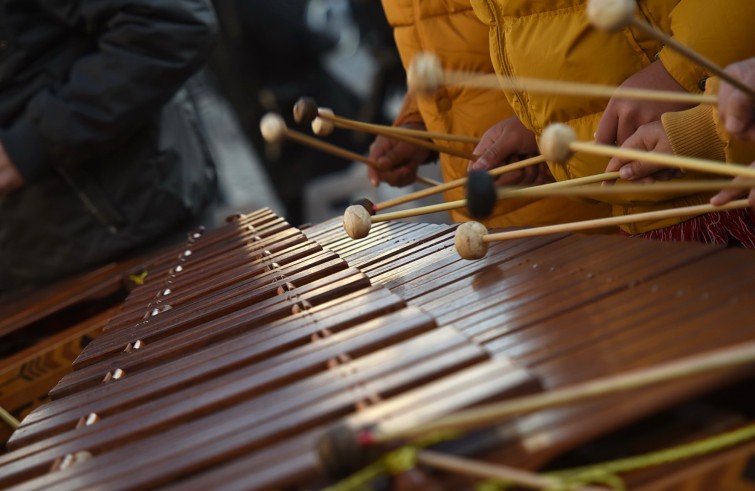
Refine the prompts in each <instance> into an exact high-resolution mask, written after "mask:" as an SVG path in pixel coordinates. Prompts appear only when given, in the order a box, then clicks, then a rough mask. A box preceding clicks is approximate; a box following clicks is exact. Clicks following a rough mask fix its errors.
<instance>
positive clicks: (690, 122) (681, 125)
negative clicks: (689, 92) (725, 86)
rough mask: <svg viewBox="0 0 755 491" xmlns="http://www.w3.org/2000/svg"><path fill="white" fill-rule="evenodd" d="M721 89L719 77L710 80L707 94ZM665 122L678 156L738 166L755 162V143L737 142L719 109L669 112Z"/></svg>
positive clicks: (697, 108)
mask: <svg viewBox="0 0 755 491" xmlns="http://www.w3.org/2000/svg"><path fill="white" fill-rule="evenodd" d="M719 86H720V80H719V79H718V78H715V77H713V78H710V79H708V83H707V84H706V88H705V92H706V93H707V94H715V93H718V87H719ZM661 122H662V123H663V129H664V130H665V131H666V136H668V139H669V142H670V143H671V148H672V149H673V151H674V154H675V155H684V156H686V157H697V158H701V159H709V160H718V161H725V162H733V163H738V164H747V163H749V162H752V161H753V160H755V142H746V141H741V140H737V139H736V138H733V137H732V136H731V135H730V134H729V133H727V132H726V129H725V128H724V126H723V123H722V122H721V119H720V118H719V117H718V110H717V109H716V107H715V106H712V105H700V106H697V107H694V108H692V109H688V110H686V111H679V112H674V113H666V114H664V115H663V116H661Z"/></svg>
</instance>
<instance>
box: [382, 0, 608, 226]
mask: <svg viewBox="0 0 755 491" xmlns="http://www.w3.org/2000/svg"><path fill="white" fill-rule="evenodd" d="M383 8H384V9H385V13H386V16H387V18H388V21H389V22H390V24H391V25H392V26H393V28H394V34H395V39H396V45H397V46H398V49H399V53H400V55H401V59H402V61H403V64H404V67H408V65H409V64H410V63H411V61H412V59H413V58H414V56H415V55H416V54H417V53H418V52H420V51H431V52H433V53H436V54H437V55H438V57H439V58H440V59H441V63H442V64H443V65H444V67H445V68H448V69H454V70H465V71H472V72H477V73H492V72H493V66H492V64H491V61H490V53H489V52H488V28H487V26H486V25H484V24H482V23H481V22H480V21H479V20H478V19H477V17H476V16H475V13H474V11H473V10H472V7H471V5H470V4H469V0H432V1H427V0H383ZM513 114H514V113H513V112H512V110H511V108H510V106H509V104H508V103H507V102H506V99H505V98H504V97H502V95H501V93H500V92H499V91H491V90H487V91H485V90H480V89H471V88H463V87H458V86H454V87H445V88H443V89H441V90H440V91H438V92H437V93H435V94H433V95H422V96H418V97H416V98H415V97H413V96H412V95H409V96H407V98H406V100H405V101H404V106H403V108H402V110H401V114H400V115H399V116H398V118H397V119H396V121H395V123H394V124H396V125H399V124H404V123H408V122H417V121H423V122H424V124H425V126H426V127H427V129H428V130H430V131H437V132H443V133H453V134H456V135H467V136H476V137H479V136H481V135H482V133H484V132H485V130H487V129H488V128H489V127H491V126H493V125H494V124H495V123H497V122H499V121H501V120H503V119H505V118H508V117H510V116H512V115H513ZM438 143H441V144H444V145H449V146H454V147H456V148H458V149H463V150H464V151H467V152H472V150H474V145H470V144H464V143H448V142H445V141H438ZM467 164H468V161H466V160H465V159H463V158H460V157H453V156H450V155H441V167H442V171H443V179H444V180H445V181H451V180H455V179H459V178H461V177H465V176H466V174H467ZM444 197H445V199H446V201H454V200H459V199H463V198H464V189H463V188H456V189H453V190H449V191H447V192H446V193H445V196H444ZM609 213H610V210H609V209H608V207H607V206H605V205H603V204H594V203H592V204H588V203H582V202H577V201H572V200H567V199H564V198H549V199H539V200H526V201H525V200H507V201H505V202H501V203H499V204H498V205H497V207H496V209H495V211H494V215H493V217H491V218H490V219H488V220H486V221H485V225H487V226H488V227H508V226H536V225H545V224H551V223H562V222H566V221H573V220H582V219H588V218H595V217H603V216H608V214H609ZM451 217H452V219H453V220H454V221H457V222H458V221H468V220H470V217H469V216H468V215H467V213H466V210H465V209H462V210H455V211H452V212H451Z"/></svg>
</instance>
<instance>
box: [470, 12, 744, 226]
mask: <svg viewBox="0 0 755 491" xmlns="http://www.w3.org/2000/svg"><path fill="white" fill-rule="evenodd" d="M471 3H472V6H473V8H474V11H475V13H476V14H477V16H478V17H479V18H480V20H482V21H483V22H484V23H485V24H487V25H488V26H489V27H490V31H489V41H490V54H491V58H492V61H493V65H494V66H495V70H496V72H498V73H500V74H505V75H508V76H529V77H538V78H545V79H550V80H569V81H579V82H589V83H599V84H608V85H614V86H617V85H619V84H621V83H622V82H623V81H624V80H626V79H627V78H628V77H629V76H630V75H632V74H634V73H636V72H637V71H638V70H640V69H642V68H643V67H645V66H647V65H648V64H649V63H651V62H652V61H653V60H654V59H656V57H658V59H660V60H661V62H662V63H663V65H664V67H665V68H666V70H667V71H668V72H669V73H670V74H671V76H673V77H674V79H675V80H676V81H677V82H679V83H680V84H681V85H682V86H683V87H685V88H686V89H687V90H688V91H690V92H700V91H701V89H700V86H701V85H702V84H701V83H700V82H701V81H702V80H704V78H705V77H707V75H708V74H707V73H706V72H705V70H703V69H702V68H700V67H698V66H696V65H694V64H693V63H692V62H690V61H688V60H687V59H686V58H684V57H682V56H681V55H679V54H677V53H676V52H674V51H673V50H671V49H669V48H664V47H663V46H662V45H660V44H659V43H658V42H657V41H655V40H654V39H652V38H650V37H648V35H647V34H645V33H643V32H641V31H638V30H635V29H633V28H625V29H623V30H622V31H620V32H616V33H607V32H601V31H599V30H597V29H595V28H593V27H592V26H591V25H590V23H589V20H588V19H587V16H586V14H585V6H586V0H551V1H548V2H543V1H537V2H535V1H532V0H471ZM638 4H639V10H638V15H641V16H642V17H644V18H645V20H647V21H648V22H650V23H651V24H653V25H654V26H656V27H657V28H658V29H660V30H662V31H663V32H666V33H670V34H672V35H673V36H674V37H675V38H676V39H678V40H679V41H680V42H681V43H683V44H685V45H687V46H689V47H691V48H692V49H694V50H695V51H697V52H699V53H701V54H703V55H704V56H706V57H708V58H709V59H711V60H713V61H714V62H716V63H718V64H719V65H721V66H725V65H727V64H729V63H732V62H734V61H738V60H741V59H745V58H749V57H751V56H753V55H754V54H755V42H753V41H754V37H753V34H752V19H754V18H755V1H753V0H716V1H711V0H640V1H639V2H638ZM505 93H506V97H507V99H508V101H509V103H510V104H511V105H512V107H513V109H514V111H515V113H516V114H517V116H518V117H519V118H520V119H521V120H522V122H523V123H524V124H525V125H526V126H527V127H528V128H530V129H531V130H532V131H534V132H535V133H536V134H538V135H539V134H540V133H541V132H542V130H543V129H544V128H545V127H546V126H548V125H549V124H551V123H554V122H564V123H567V124H569V125H570V126H571V127H572V128H574V130H575V131H576V133H577V136H578V138H579V139H581V140H591V139H592V138H593V134H594V132H595V129H596V128H597V124H598V121H599V120H600V116H601V115H602V111H603V110H604V109H605V105H606V103H607V101H606V100H605V99H599V98H595V99H589V98H584V97H583V98H576V97H564V96H545V95H540V94H529V93H527V92H526V91H516V92H512V91H506V92H505ZM607 163H608V159H606V158H603V157H594V156H588V155H585V154H576V155H575V156H574V157H573V158H572V159H571V160H570V161H569V162H568V163H567V165H565V166H563V165H553V164H551V165H550V168H551V172H552V173H553V175H554V177H555V178H556V179H557V180H559V181H561V180H565V179H571V178H575V177H581V176H585V175H592V174H597V173H600V172H603V171H605V168H606V165H607ZM699 177H700V176H699V175H693V174H692V173H690V174H689V175H688V178H699ZM606 201H607V202H610V203H611V204H612V208H613V214H614V215H626V214H630V213H638V212H643V211H651V210H654V209H661V208H670V207H678V206H686V205H693V204H700V203H703V202H706V201H707V198H706V197H703V196H699V195H698V196H682V197H679V196H671V195H668V196H654V197H650V196H647V195H646V196H642V195H639V194H638V195H637V196H622V197H621V198H617V199H613V200H606ZM684 219H685V218H676V219H667V220H658V221H655V222H646V223H641V224H636V225H629V226H625V227H623V228H624V229H625V230H626V231H627V232H629V233H633V234H634V233H641V232H646V231H648V230H653V229H657V228H661V227H666V226H669V225H674V224H676V223H679V222H681V221H683V220H684Z"/></svg>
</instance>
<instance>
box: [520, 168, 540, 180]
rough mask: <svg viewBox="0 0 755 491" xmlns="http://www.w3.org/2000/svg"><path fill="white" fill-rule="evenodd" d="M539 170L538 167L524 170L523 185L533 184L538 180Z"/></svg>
mask: <svg viewBox="0 0 755 491" xmlns="http://www.w3.org/2000/svg"><path fill="white" fill-rule="evenodd" d="M537 174H538V169H537V166H534V165H532V166H529V167H525V168H524V169H522V180H521V182H522V184H532V183H534V182H535V180H536V179H537Z"/></svg>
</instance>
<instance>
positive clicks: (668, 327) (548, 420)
mask: <svg viewBox="0 0 755 491" xmlns="http://www.w3.org/2000/svg"><path fill="white" fill-rule="evenodd" d="M453 233H454V227H449V226H441V225H425V224H416V223H401V222H392V223H379V224H376V225H375V226H374V227H373V229H372V231H371V234H370V236H369V238H367V239H364V240H360V241H353V240H351V239H349V238H348V237H346V235H345V234H344V232H343V230H342V228H341V223H340V220H332V221H328V222H325V223H323V224H320V225H317V226H314V227H311V228H308V229H306V230H303V231H302V230H298V229H296V228H294V227H291V226H290V225H288V224H287V223H285V222H284V221H283V220H282V219H281V218H279V217H277V216H275V215H274V214H273V213H272V212H271V211H269V210H260V211H258V212H255V213H252V214H249V215H244V216H237V217H234V219H233V220H232V221H231V223H229V224H228V225H226V226H225V227H223V228H221V229H218V230H216V231H212V232H204V233H201V232H197V233H196V234H193V235H191V236H190V238H189V241H188V242H187V243H186V244H184V245H183V246H182V247H180V248H176V249H174V250H171V251H170V252H168V253H164V254H161V255H159V256H158V257H155V258H154V259H153V260H152V261H151V263H150V267H149V271H148V275H147V277H146V281H145V283H144V285H142V286H140V287H138V288H137V289H135V290H134V291H133V292H132V294H131V295H130V296H129V298H128V299H127V300H126V301H125V303H124V304H123V306H122V307H121V309H120V311H119V312H118V313H117V314H116V315H115V316H114V317H113V318H112V319H111V321H110V322H109V324H108V325H107V327H106V328H105V332H104V334H103V335H102V336H100V337H98V338H97V339H95V340H94V341H93V342H91V343H90V344H89V346H87V348H86V349H85V350H84V351H83V352H82V354H81V355H80V356H79V358H78V359H77V360H76V362H75V363H74V371H73V372H72V373H70V374H69V375H67V376H66V377H64V378H63V379H62V380H61V381H60V383H59V384H58V385H57V386H56V387H55V388H54V389H53V390H52V392H51V394H50V395H51V397H52V399H53V401H52V402H51V403H49V404H47V405H45V406H42V407H40V408H38V409H37V410H35V411H34V412H32V413H31V414H30V415H29V416H28V417H27V418H26V419H25V420H24V421H23V422H22V425H21V427H20V428H19V429H18V430H17V431H16V432H15V433H14V435H13V436H12V438H11V440H10V442H9V448H10V449H11V450H12V451H11V452H10V453H8V454H6V455H3V456H0V486H2V487H11V488H16V487H17V488H18V489H94V488H98V489H155V488H167V489H182V490H183V489H221V488H222V489H285V488H297V487H303V488H317V487H319V486H322V485H324V484H326V483H327V482H328V481H327V478H326V477H325V476H324V475H323V472H322V469H321V465H320V462H319V461H318V459H317V453H316V450H315V447H316V445H315V442H316V441H317V440H318V438H319V436H320V435H321V434H322V433H323V431H325V430H326V429H327V428H328V427H330V426H331V425H333V424H335V423H339V422H347V423H349V424H350V425H355V426H359V425H367V424H371V423H374V422H380V423H381V424H385V423H390V422H391V421H395V422H400V423H401V424H411V423H412V422H416V423H420V422H423V421H428V420H431V419H433V418H435V417H438V416H440V415H444V414H448V413H451V412H453V411H456V410H458V409H461V408H465V407H469V406H473V405H476V404H480V403H483V402H486V401H492V400H498V399H503V398H508V397H513V396H516V395H521V394H525V393H530V392H533V391H539V390H548V389H552V388H558V387H563V386H568V385H570V384H574V383H577V382H580V381H584V380H590V379H593V378H596V377H597V376H601V375H606V374H611V373H620V372H623V371H626V370H629V369H632V368H637V367H642V366H649V365H653V364H656V363H659V362H663V361H668V360H673V359H676V358H680V357H683V356H686V355H690V354H695V353H701V352H705V351H707V350H709V349H712V348H716V347H722V346H729V345H734V344H737V343H739V342H743V341H746V340H751V339H753V338H754V337H755V327H753V324H752V321H751V318H750V317H751V314H752V305H753V300H755V298H753V297H755V288H753V284H754V283H755V280H753V278H755V275H753V273H755V271H753V269H755V265H753V262H752V261H751V253H750V252H748V251H744V250H732V249H723V248H718V247H708V246H701V245H698V244H662V243H656V242H649V241H644V240H632V239H625V238H620V237H606V236H576V235H555V236H547V237H538V238H532V239H526V240H516V241H510V242H501V243H497V244H495V245H494V246H492V247H491V249H490V251H489V253H488V255H487V257H485V258H484V259H482V260H480V261H475V262H470V261H465V260H462V259H460V258H459V257H458V255H457V254H456V252H455V250H454V247H453ZM724 326H725V327H724ZM747 374H748V371H747V369H746V368H741V369H736V370H734V369H730V370H727V371H723V372H719V373H716V374H714V375H708V376H705V377H695V378H692V379H688V380H684V381H682V382H676V383H674V384H672V385H669V384H666V385H663V386H660V387H654V388H649V389H643V390H640V391H634V392H632V393H631V394H619V395H614V396H610V397H604V398H601V399H599V400H597V401H592V402H589V403H581V404H575V405H572V406H568V407H564V408H559V409H552V410H548V411H544V412H541V413H537V414H533V415H531V416H527V417H523V418H518V419H516V420H514V421H511V422H508V423H506V425H505V426H504V427H505V428H506V430H505V431H502V430H501V431H500V433H501V435H504V436H502V437H501V438H500V439H498V440H496V441H495V445H493V446H492V447H491V446H490V445H488V446H487V447H486V448H485V451H484V452H483V453H484V454H485V455H486V456H487V457H489V458H494V459H499V460H501V461H503V462H506V463H508V464H511V465H517V466H522V467H526V468H538V467H541V466H542V465H544V464H545V463H547V462H548V461H550V460H551V459H553V458H554V457H556V456H558V455H561V454H563V453H564V452H566V451H568V450H569V449H572V448H575V447H576V446H578V445H581V444H583V443H585V442H588V441H590V440H592V439H594V438H596V437H598V436H601V435H604V434H606V433H608V432H610V431H612V430H615V429H617V428H620V427H622V426H625V425H627V424H628V423H630V422H633V421H636V420H638V419H640V418H642V417H644V416H646V415H649V414H652V413H655V412H657V411H659V410H661V409H664V408H668V407H671V406H673V405H674V404H677V403H679V402H681V401H684V400H687V399H689V398H692V397H695V396H698V395H700V394H703V393H705V392H708V391H710V390H712V389H714V388H716V387H720V386H722V385H723V384H726V383H729V382H731V381H735V380H738V379H740V378H742V377H744V376H746V375H747ZM664 489H665V488H664ZM743 489H744V488H743Z"/></svg>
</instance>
